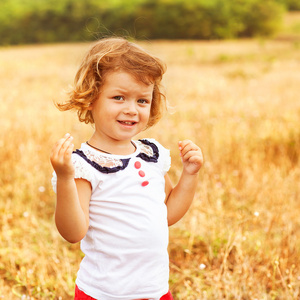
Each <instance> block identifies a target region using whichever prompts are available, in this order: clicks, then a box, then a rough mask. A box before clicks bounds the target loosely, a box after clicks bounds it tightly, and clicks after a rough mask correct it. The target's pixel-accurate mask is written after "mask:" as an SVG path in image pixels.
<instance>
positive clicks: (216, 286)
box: [0, 40, 300, 300]
mask: <svg viewBox="0 0 300 300" xmlns="http://www.w3.org/2000/svg"><path fill="white" fill-rule="evenodd" d="M141 44H142V45H143V46H144V47H145V48H147V49H149V50H150V51H152V52H154V53H155V54H157V55H158V56H160V57H161V58H162V59H164V60H165V61H166V63H167V65H168V71H167V73H166V76H165V78H164V86H165V88H166V93H167V98H168V101H169V104H170V106H171V109H170V110H169V113H168V114H166V115H165V117H164V118H163V120H162V121H161V122H160V123H159V124H158V125H156V126H155V127H154V128H152V129H150V130H149V131H146V132H144V133H143V134H142V135H141V136H147V137H154V138H156V139H157V140H159V141H160V142H161V143H162V144H163V145H164V146H165V147H168V148H170V149H171V155H172V160H173V165H172V170H171V177H172V179H173V180H174V182H175V181H176V180H177V178H178V176H179V174H180V169H181V166H180V158H179V157H178V153H177V141H178V140H181V139H184V138H189V139H192V140H194V141H195V142H196V143H198V144H199V145H201V147H202V149H203V152H204V155H205V165H204V167H203V168H202V171H201V174H200V176H199V186H198V189H197V195H196V197H195V200H194V202H193V205H192V207H191V209H190V211H189V212H188V214H187V215H186V216H185V217H184V218H183V219H182V220H181V221H180V222H179V223H177V224H176V225H174V226H173V227H171V228H170V246H169V251H170V270H171V276H170V289H171V291H172V293H173V295H174V299H176V300H204V299H212V300H213V299H227V300H229V299H240V300H250V299H251V300H255V299H257V300H263V299H265V300H269V299H270V300H273V299H274V300H275V299H276V300H279V299H281V300H289V299H300V217H299V215H300V214H299V212H300V99H299V94H300V43H299V42H297V41H293V40H285V41H275V40H274V41H268V40H266V41H264V40H241V41H223V42H217V41H213V42H196V41H194V42H187V41H182V42H180V41H174V42H164V41H160V42H143V43H141ZM89 46H90V45H89V44H58V45H40V46H22V47H21V46H20V47H10V48H1V49H0V66H1V68H0V79H1V80H0V100H1V101H0V111H1V118H0V128H1V134H0V159H1V163H0V199H1V201H0V299H6V300H14V299H63V300H69V299H72V295H73V290H74V280H75V277H76V272H77V269H78V265H79V262H80V260H81V258H82V254H81V252H80V249H79V245H78V244H75V245H71V244H69V243H67V242H65V241H64V240H63V239H62V238H61V237H60V236H59V234H58V232H57V230H56V228H55V225H54V221H53V212H54V206H55V195H54V192H53V191H52V188H51V185H50V179H51V173H52V169H51V166H50V162H49V152H50V149H51V147H52V145H53V143H54V142H55V141H56V140H57V139H58V138H60V137H61V136H62V135H64V134H65V133H66V132H70V133H71V134H72V135H73V136H74V137H75V145H76V146H79V145H80V143H81V142H83V141H85V140H86V139H87V138H89V135H90V133H91V132H92V129H91V127H90V126H88V125H85V124H80V123H79V122H78V121H77V118H76V115H75V114H74V113H71V112H70V113H69V112H66V113H62V112H59V111H57V109H56V108H55V106H54V105H53V101H62V100H63V99H64V98H65V93H64V89H66V88H67V87H68V85H69V84H72V81H73V77H74V75H75V71H76V69H77V67H78V64H79V62H80V60H81V57H82V56H83V54H84V53H85V51H86V50H87V49H88V47H89Z"/></svg>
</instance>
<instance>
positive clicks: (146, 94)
mask: <svg viewBox="0 0 300 300" xmlns="http://www.w3.org/2000/svg"><path fill="white" fill-rule="evenodd" d="M112 92H114V93H121V94H128V93H130V90H128V89H127V88H119V87H116V88H114V89H113V90H112ZM152 94H153V91H151V92H150V91H149V92H144V93H143V92H142V93H140V94H139V96H140V97H152Z"/></svg>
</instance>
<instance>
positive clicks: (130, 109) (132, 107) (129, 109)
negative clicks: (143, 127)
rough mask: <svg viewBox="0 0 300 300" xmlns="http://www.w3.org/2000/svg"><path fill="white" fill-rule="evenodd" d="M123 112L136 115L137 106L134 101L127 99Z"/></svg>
mask: <svg viewBox="0 0 300 300" xmlns="http://www.w3.org/2000/svg"><path fill="white" fill-rule="evenodd" d="M124 113H125V114H128V115H136V114H137V107H136V103H135V101H128V102H127V103H126V107H125V109H124Z"/></svg>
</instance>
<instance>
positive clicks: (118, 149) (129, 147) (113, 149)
mask: <svg viewBox="0 0 300 300" xmlns="http://www.w3.org/2000/svg"><path fill="white" fill-rule="evenodd" d="M86 143H87V144H88V145H89V146H90V147H92V148H94V149H96V150H98V151H99V152H102V153H105V154H114V155H129V154H132V153H134V152H135V151H136V145H135V144H134V142H132V141H129V143H126V144H125V143H124V144H123V143H117V144H116V145H107V144H105V143H103V142H98V141H97V140H96V139H95V138H93V137H92V138H91V139H90V140H89V141H87V142H86Z"/></svg>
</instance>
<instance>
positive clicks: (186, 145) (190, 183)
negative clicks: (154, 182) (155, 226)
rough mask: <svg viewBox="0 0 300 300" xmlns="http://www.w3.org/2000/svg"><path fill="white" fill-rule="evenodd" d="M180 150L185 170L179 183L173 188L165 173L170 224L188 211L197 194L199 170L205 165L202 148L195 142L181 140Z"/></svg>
mask: <svg viewBox="0 0 300 300" xmlns="http://www.w3.org/2000/svg"><path fill="white" fill-rule="evenodd" d="M179 150H180V156H181V158H182V163H183V171H182V174H181V177H180V179H179V182H178V184H177V185H176V186H175V187H174V188H173V186H172V183H171V180H170V178H169V175H168V174H166V175H165V181H166V188H165V191H166V205H167V210H168V224H169V226H171V225H173V224H175V223H176V222H178V221H179V220H180V219H181V218H182V217H183V216H184V215H185V213H186V212H187V211H188V209H189V207H190V205H191V203H192V201H193V198H194V195H195V191H196V186H197V181H198V172H199V170H200V168H201V167H202V165H203V155H202V152H201V149H200V148H199V147H198V146H197V145H195V144H194V143H193V142H191V141H189V140H185V141H183V142H179Z"/></svg>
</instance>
